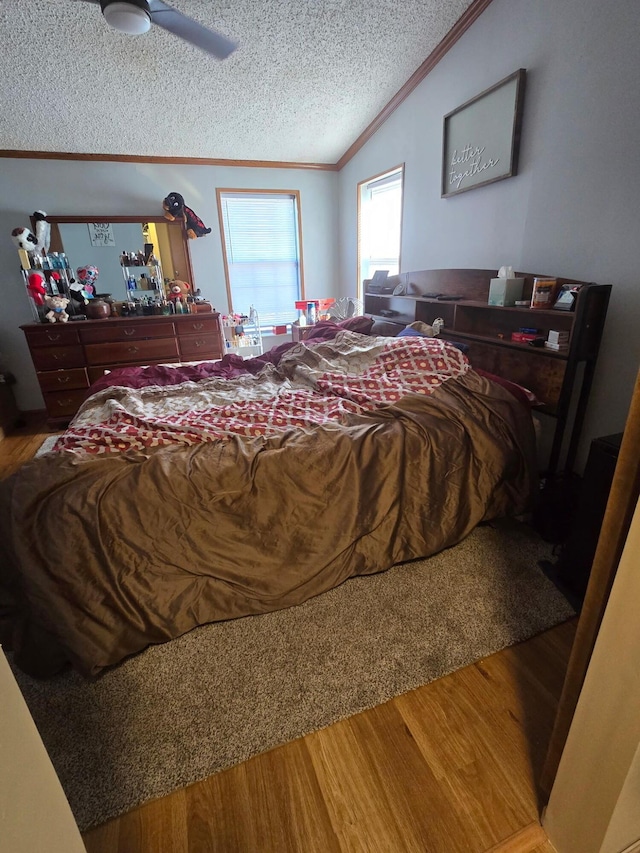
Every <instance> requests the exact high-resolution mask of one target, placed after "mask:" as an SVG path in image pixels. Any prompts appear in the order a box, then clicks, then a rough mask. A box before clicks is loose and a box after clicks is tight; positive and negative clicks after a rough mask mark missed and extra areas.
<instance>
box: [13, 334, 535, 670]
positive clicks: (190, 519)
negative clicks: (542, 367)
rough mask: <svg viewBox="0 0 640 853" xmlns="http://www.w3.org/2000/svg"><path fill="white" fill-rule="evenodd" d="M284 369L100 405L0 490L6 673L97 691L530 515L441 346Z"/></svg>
mask: <svg viewBox="0 0 640 853" xmlns="http://www.w3.org/2000/svg"><path fill="white" fill-rule="evenodd" d="M283 362H284V363H281V364H280V365H279V366H278V368H277V369H276V368H274V367H273V366H272V365H268V369H266V373H261V374H259V375H258V376H256V377H250V378H246V379H245V378H243V379H242V381H241V380H240V379H238V380H235V379H234V380H223V379H211V380H206V381H205V382H204V383H184V385H188V386H189V388H183V387H182V386H172V387H171V388H163V389H159V388H157V387H152V388H148V389H136V390H135V391H131V390H130V389H124V388H123V389H119V388H116V389H113V388H112V389H109V390H107V391H103V392H101V394H98V395H96V399H94V398H91V399H90V400H89V401H87V403H85V405H84V407H83V409H82V410H81V412H80V413H79V415H78V417H77V419H76V421H75V422H74V424H72V425H71V427H70V430H69V435H70V436H74V435H75V441H76V444H75V445H74V441H73V440H72V439H65V442H66V443H65V442H63V446H64V447H66V448H67V449H66V450H63V451H62V452H60V451H59V452H54V453H48V454H45V455H43V456H41V457H39V458H37V459H34V460H33V461H31V462H29V463H27V464H26V465H24V466H23V467H22V468H21V469H20V470H19V471H18V472H17V473H16V474H15V475H13V476H12V477H11V478H9V479H8V480H5V481H4V482H3V483H0V543H1V544H0V548H1V549H2V554H1V558H2V564H1V566H0V641H1V642H3V644H5V647H8V648H10V649H11V648H13V649H14V650H15V651H16V660H17V662H18V664H19V665H21V666H22V667H23V668H24V669H26V670H27V671H30V672H31V673H33V674H38V675H44V674H48V673H50V672H52V671H55V669H56V668H58V667H59V666H60V665H61V663H63V662H64V661H71V663H72V664H73V665H74V666H76V667H77V668H78V669H79V670H80V671H81V672H83V673H85V674H86V675H95V674H97V673H98V672H99V671H100V670H101V669H103V668H104V667H108V666H110V665H113V664H116V663H118V662H119V661H120V660H122V659H123V658H124V657H125V656H127V655H130V654H132V653H134V652H138V651H140V650H141V649H144V648H145V647H146V646H147V645H149V644H150V643H159V642H163V641H166V640H169V639H171V638H174V637H177V636H179V635H180V634H183V633H184V632H186V631H189V630H190V629H191V628H193V627H195V626H196V625H201V624H203V623H206V622H211V621H216V620H222V619H229V618H234V617H237V616H245V615H249V614H256V613H265V612H267V611H271V610H276V609H279V608H283V607H288V606H290V605H295V604H298V603H300V602H302V601H305V600H306V599H308V598H309V597H311V596H314V595H317V594H318V593H321V592H323V591H325V590H328V589H330V588H332V587H334V586H336V585H338V584H340V583H342V582H343V581H344V580H346V579H347V578H349V577H351V576H353V575H362V574H371V573H374V572H379V571H381V570H384V569H387V568H389V567H390V566H392V565H393V564H394V563H398V562H401V561H405V560H411V559H414V558H418V557H425V556H428V555H431V554H433V553H435V552H436V551H438V550H440V549H442V548H444V547H446V546H448V545H452V544H455V543H456V542H458V541H460V539H462V538H463V537H464V536H465V535H466V534H467V533H469V532H470V531H471V530H472V529H473V527H474V526H475V525H476V524H478V523H479V522H480V521H482V520H483V519H490V518H494V517H498V516H502V515H507V514H512V513H519V512H522V511H523V510H525V509H526V508H527V507H528V506H529V503H530V499H531V496H532V490H533V488H534V479H535V474H534V473H533V472H534V470H535V464H534V439H533V428H532V423H531V416H530V414H529V412H528V411H527V409H526V408H525V407H524V406H523V405H522V403H521V402H519V401H518V400H516V399H515V398H514V397H513V396H512V395H511V394H510V393H509V392H508V391H507V390H505V389H504V388H501V387H500V386H498V385H496V384H495V383H493V382H491V381H489V380H488V379H486V378H483V377H481V376H478V375H477V374H476V373H475V372H474V371H473V370H471V369H470V368H469V365H468V363H467V362H466V359H465V358H464V356H462V355H461V354H460V353H459V352H458V351H457V350H455V349H454V348H453V347H451V346H450V345H448V344H445V343H443V342H441V341H433V340H425V339H421V338H405V339H382V338H364V337H363V336H360V335H354V334H351V333H341V334H340V335H339V336H338V338H337V339H336V340H335V341H334V342H331V343H324V344H322V345H320V346H318V347H316V348H310V347H305V346H304V345H300V347H297V348H294V349H293V350H291V352H289V353H287V355H286V357H285V358H284V359H283ZM234 383H235V384H234ZM181 393H186V394H187V399H188V400H189V402H188V403H185V404H184V405H183V406H182V409H180V404H179V399H180V398H179V395H180V394H181ZM101 395H102V396H101ZM132 395H133V396H132ZM194 400H195V401H196V402H194ZM242 401H245V402H246V401H248V402H246V405H244V404H243V402H242ZM260 401H262V403H261V404H260V405H258V403H259V402H260ZM301 405H302V406H303V409H304V414H303V412H302V410H301V408H300V406H301ZM186 412H189V413H190V419H189V418H188V417H187V416H186V414H185V413H186ZM279 413H282V416H280V414H279ZM296 418H297V419H298V420H297V421H296ZM280 421H282V422H280ZM132 423H134V426H135V427H136V429H138V432H137V433H136V432H135V430H132V431H130V432H129V433H127V434H128V435H129V438H130V439H131V440H130V441H127V442H125V445H124V447H122V448H119V447H118V448H116V447H115V446H114V436H115V437H117V436H118V435H120V436H122V435H124V434H125V433H126V432H127V429H129V427H130V426H131V424H132ZM188 423H190V424H191V426H190V427H187V424H188ZM258 427H259V428H258ZM136 435H137V439H136ZM116 443H117V442H116ZM114 449H118V450H120V452H112V451H113V450H114ZM87 451H92V452H87ZM425 595H428V590H425Z"/></svg>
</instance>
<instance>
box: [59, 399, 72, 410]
mask: <svg viewBox="0 0 640 853" xmlns="http://www.w3.org/2000/svg"><path fill="white" fill-rule="evenodd" d="M72 402H73V401H72V400H56V403H57V404H58V405H59V406H60V407H61V408H66V407H67V406H70V405H71V403H72Z"/></svg>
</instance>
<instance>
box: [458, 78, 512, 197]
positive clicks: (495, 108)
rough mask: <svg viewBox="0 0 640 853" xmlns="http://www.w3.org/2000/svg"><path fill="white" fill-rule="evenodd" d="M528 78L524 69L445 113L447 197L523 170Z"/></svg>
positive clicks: (509, 176)
mask: <svg viewBox="0 0 640 853" xmlns="http://www.w3.org/2000/svg"><path fill="white" fill-rule="evenodd" d="M525 79H526V71H525V69H524V68H520V69H518V71H516V72H515V73H514V74H511V75H510V76H509V77H505V79H504V80H501V81H500V82H499V83H496V84H495V86H492V87H491V88H490V89H487V90H486V91H484V92H481V93H480V94H479V95H476V97H475V98H472V99H471V100H470V101H467V102H466V103H465V104H462V106H460V107H458V108H457V109H455V110H453V111H452V112H450V113H448V114H447V115H446V116H445V117H444V127H443V137H442V198H448V197H449V196H452V195H457V194H458V193H463V192H466V191H467V190H472V189H475V188H476V187H483V186H485V185H486V184H492V183H493V182H494V181H501V180H503V179H504V178H511V177H513V175H516V174H517V172H518V150H519V147H520V132H521V128H522V108H523V102H524V86H525Z"/></svg>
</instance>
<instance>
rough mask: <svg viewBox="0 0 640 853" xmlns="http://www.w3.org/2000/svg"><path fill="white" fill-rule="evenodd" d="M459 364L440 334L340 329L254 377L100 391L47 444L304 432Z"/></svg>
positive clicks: (186, 441)
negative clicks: (364, 332) (384, 334)
mask: <svg viewBox="0 0 640 853" xmlns="http://www.w3.org/2000/svg"><path fill="white" fill-rule="evenodd" d="M175 369H176V370H180V368H175ZM468 370H469V363H468V361H467V359H466V357H465V356H464V355H463V354H462V353H461V352H460V350H458V349H457V348H456V347H454V346H452V345H450V344H448V343H446V342H445V341H442V340H438V339H435V338H420V337H401V338H378V337H369V336H367V335H359V334H356V333H354V332H348V331H343V332H340V333H338V335H337V336H336V337H335V338H334V339H333V340H331V341H328V342H324V343H320V344H315V345H312V346H309V345H306V344H304V343H300V344H299V345H298V346H295V347H293V348H291V349H290V350H289V351H288V352H286V353H285V354H284V355H283V356H282V358H281V359H280V361H279V363H278V365H277V367H276V366H274V365H273V364H270V363H267V364H265V366H264V367H263V368H262V369H261V370H260V372H259V373H258V374H256V375H251V374H247V375H241V376H238V377H235V378H231V379H229V378H220V377H211V378H205V379H201V380H199V381H192V380H188V381H184V382H180V383H178V384H172V385H164V386H158V385H156V384H151V385H149V386H147V387H142V388H128V387H125V386H115V387H113V386H112V387H109V388H107V389H104V390H102V391H99V392H97V393H96V394H94V395H93V396H91V397H90V398H89V399H88V400H87V401H86V402H85V403H84V404H83V406H82V407H81V409H80V411H79V412H78V414H77V415H76V417H75V419H74V420H73V422H72V423H71V425H70V426H69V428H68V430H67V431H66V432H65V433H64V435H62V436H61V437H60V439H59V440H58V441H57V442H56V445H55V448H54V449H55V450H73V451H79V452H84V453H113V452H122V451H126V450H140V449H143V448H147V447H156V446H160V445H168V444H183V445H193V444H197V443H201V442H207V441H217V440H220V439H225V438H227V437H229V436H232V435H239V436H249V437H255V436H264V437H270V436H273V435H276V434H279V433H285V432H287V431H289V430H291V429H297V430H300V429H302V430H313V429H314V427H316V426H318V425H327V424H330V423H332V422H335V423H343V422H344V420H345V418H349V417H352V416H353V415H354V414H356V415H357V414H359V413H364V412H368V411H372V410H374V409H377V408H380V407H384V406H389V405H393V404H395V403H397V402H398V401H399V400H400V399H402V398H403V397H406V396H407V395H410V394H419V395H423V396H424V395H430V394H432V393H433V391H434V390H435V389H436V388H438V387H439V386H440V385H442V383H443V382H446V381H447V380H448V379H452V378H455V377H459V376H462V375H463V374H465V373H466V372H467V371H468ZM151 381H152V380H151Z"/></svg>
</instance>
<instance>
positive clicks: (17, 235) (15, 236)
mask: <svg viewBox="0 0 640 853" xmlns="http://www.w3.org/2000/svg"><path fill="white" fill-rule="evenodd" d="M11 239H12V240H13V242H14V244H15V245H16V246H17V247H18V248H19V249H22V250H23V251H25V252H37V251H38V238H37V237H36V235H35V234H34V233H33V231H30V230H29V229H28V228H14V229H13V231H12V232H11Z"/></svg>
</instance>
